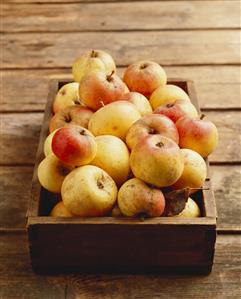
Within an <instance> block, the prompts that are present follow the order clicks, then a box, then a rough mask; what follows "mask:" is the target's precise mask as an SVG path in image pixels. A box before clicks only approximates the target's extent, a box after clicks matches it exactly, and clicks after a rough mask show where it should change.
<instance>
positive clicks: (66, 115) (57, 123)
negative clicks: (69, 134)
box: [49, 106, 93, 133]
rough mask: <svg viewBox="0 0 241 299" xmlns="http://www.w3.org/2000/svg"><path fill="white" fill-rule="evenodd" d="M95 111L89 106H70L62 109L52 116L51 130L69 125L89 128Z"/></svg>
mask: <svg viewBox="0 0 241 299" xmlns="http://www.w3.org/2000/svg"><path fill="white" fill-rule="evenodd" d="M92 114H93V111H92V110H90V109H89V108H87V107H81V106H69V107H66V108H64V109H61V110H60V111H58V112H57V113H55V114H54V116H53V117H52V118H51V120H50V123H49V132H50V133H51V132H53V131H55V130H56V129H59V128H61V127H65V126H68V125H78V126H81V127H84V128H88V123H89V120H90V117H91V116H92Z"/></svg>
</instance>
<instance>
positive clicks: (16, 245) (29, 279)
mask: <svg viewBox="0 0 241 299" xmlns="http://www.w3.org/2000/svg"><path fill="white" fill-rule="evenodd" d="M0 264H1V271H0V298H3V299H10V298H11V299H13V298H21V299H22V298H31V299H35V298H36V299H39V298H46V299H64V298H65V286H66V280H65V277H64V276H61V275H58V276H57V275H56V276H40V275H36V274H34V273H33V272H32V269H31V265H30V260H29V253H28V245H27V238H26V234H25V233H11V234H8V233H1V232H0Z"/></svg>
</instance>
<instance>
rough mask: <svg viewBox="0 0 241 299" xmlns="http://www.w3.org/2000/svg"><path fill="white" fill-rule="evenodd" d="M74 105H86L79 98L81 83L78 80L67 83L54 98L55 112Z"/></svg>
mask: <svg viewBox="0 0 241 299" xmlns="http://www.w3.org/2000/svg"><path fill="white" fill-rule="evenodd" d="M73 105H78V106H79V105H80V106H84V104H83V103H82V102H81V100H80V98H79V83H76V82H71V83H67V84H65V85H64V86H62V87H61V88H60V89H59V91H58V93H57V95H56V97H55V100H54V104H53V112H54V113H56V112H58V111H59V110H61V109H64V108H66V107H69V106H73Z"/></svg>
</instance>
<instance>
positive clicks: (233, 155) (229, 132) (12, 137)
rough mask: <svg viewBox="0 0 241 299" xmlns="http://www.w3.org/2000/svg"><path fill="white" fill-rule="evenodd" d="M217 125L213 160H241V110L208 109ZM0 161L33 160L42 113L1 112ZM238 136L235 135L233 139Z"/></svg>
mask: <svg viewBox="0 0 241 299" xmlns="http://www.w3.org/2000/svg"><path fill="white" fill-rule="evenodd" d="M205 113H206V115H207V118H208V119H210V120H212V121H213V122H214V123H215V124H216V125H217V127H218V130H219V136H220V141H219V145H218V148H217V149H216V151H215V152H214V153H213V154H211V155H210V161H211V162H218V163H220V162H222V163H223V162H229V163H230V162H240V161H241V152H240V151H239V150H238V149H239V147H240V126H241V124H240V117H241V112H240V111H225V112H223V111H221V112H220V111H219V112H212V111H211V112H210V111H207V112H205ZM0 118H1V122H2V128H1V136H0V140H1V142H0V164H2V165H12V164H26V163H27V164H29V163H31V164H32V163H34V160H35V154H36V150H37V144H38V137H39V132H40V128H41V124H42V118H43V114H42V113H28V114H24V113H17V114H16V113H10V114H8V113H6V114H1V115H0ZM234 136H235V138H234Z"/></svg>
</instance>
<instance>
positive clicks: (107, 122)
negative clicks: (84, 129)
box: [88, 101, 141, 140]
mask: <svg viewBox="0 0 241 299" xmlns="http://www.w3.org/2000/svg"><path fill="white" fill-rule="evenodd" d="M139 118H141V115H140V113H139V112H138V110H137V109H136V107H135V106H134V105H133V104H132V103H130V102H128V101H117V102H114V103H110V104H108V105H106V106H104V107H102V108H101V109H99V110H98V111H96V112H95V113H94V114H93V115H92V117H91V118H90V121H89V126H88V129H89V130H90V131H91V132H92V133H93V134H94V135H95V136H99V135H114V136H116V137H119V138H120V139H122V140H125V137H126V134H127V131H128V130H129V128H130V127H131V125H132V124H133V123H134V122H135V121H137V120H138V119H139Z"/></svg>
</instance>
